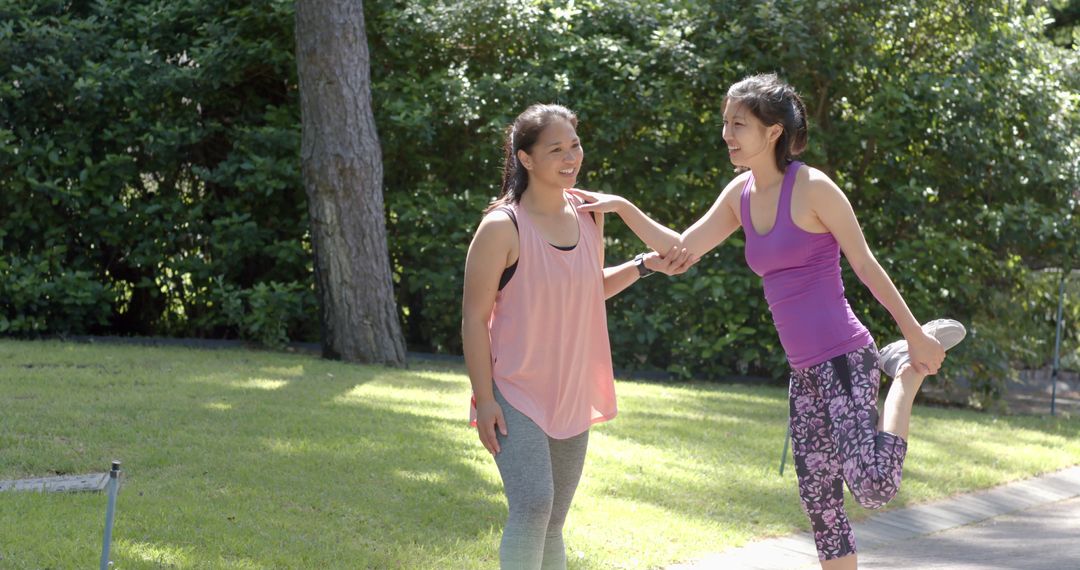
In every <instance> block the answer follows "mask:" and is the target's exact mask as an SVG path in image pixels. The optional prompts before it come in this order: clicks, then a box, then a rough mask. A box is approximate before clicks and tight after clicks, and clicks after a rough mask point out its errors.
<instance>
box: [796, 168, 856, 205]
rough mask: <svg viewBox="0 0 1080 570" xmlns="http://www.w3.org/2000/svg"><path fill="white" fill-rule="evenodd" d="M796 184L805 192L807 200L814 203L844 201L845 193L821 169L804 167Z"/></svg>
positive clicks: (797, 177) (797, 176) (798, 175)
mask: <svg viewBox="0 0 1080 570" xmlns="http://www.w3.org/2000/svg"><path fill="white" fill-rule="evenodd" d="M795 184H796V185H797V186H799V187H800V189H801V190H802V191H803V192H805V195H806V197H807V198H809V199H810V200H811V201H813V202H832V201H834V200H837V199H844V192H843V190H841V189H840V187H839V186H837V185H836V183H835V182H833V180H832V178H829V175H828V174H825V173H824V172H822V171H821V170H820V169H817V168H814V167H813V166H808V165H803V167H802V168H800V169H799V173H798V174H797V175H796V178H795Z"/></svg>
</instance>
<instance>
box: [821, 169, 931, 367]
mask: <svg viewBox="0 0 1080 570" xmlns="http://www.w3.org/2000/svg"><path fill="white" fill-rule="evenodd" d="M806 190H807V192H806V196H807V198H808V199H809V203H810V207H811V208H812V209H813V212H814V215H816V216H817V218H818V220H820V221H821V223H822V225H824V226H825V227H826V228H828V230H829V232H830V233H832V235H833V237H835V238H836V241H837V243H839V244H840V249H841V250H842V251H843V252H844V257H846V258H847V260H848V263H850V264H851V268H852V270H854V271H855V275H857V276H858V277H859V280H860V281H862V282H863V284H864V285H866V287H867V288H868V289H870V292H871V293H873V295H874V298H875V299H877V301H878V303H881V306H883V307H885V310H887V311H889V314H890V315H892V318H893V320H894V321H896V324H897V326H899V327H900V332H901V334H903V335H904V338H905V339H906V340H907V342H908V351H909V353H910V355H911V362H912V364H913V365H915V367H916V369H917V370H919V371H920V372H922V373H924V374H936V373H937V371H938V369H939V368H940V367H941V363H942V361H943V360H944V359H945V351H944V350H943V349H942V348H941V343H939V342H938V341H937V339H935V338H933V337H931V336H929V335H927V334H926V333H925V332H924V331H923V330H922V327H921V326H920V325H919V321H918V320H916V319H915V316H914V315H912V313H911V309H909V308H908V306H907V303H906V302H905V301H904V298H903V297H902V296H901V295H900V291H898V290H897V289H896V285H895V284H893V282H892V279H890V278H889V275H888V274H887V273H885V269H884V268H882V267H881V264H880V263H878V260H877V258H876V257H874V254H873V253H872V252H871V251H870V247H869V246H868V245H867V244H866V238H865V236H863V233H862V228H860V227H859V222H858V220H857V219H856V218H855V211H854V209H852V207H851V203H850V202H849V201H848V199H847V196H845V195H844V193H843V192H842V191H841V190H840V188H839V187H837V186H836V184H834V183H833V181H832V180H830V179H829V177H828V176H826V175H825V174H824V173H822V172H820V171H818V170H816V169H810V181H809V183H808V185H807V186H806Z"/></svg>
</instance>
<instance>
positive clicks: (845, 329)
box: [575, 74, 964, 570]
mask: <svg viewBox="0 0 1080 570" xmlns="http://www.w3.org/2000/svg"><path fill="white" fill-rule="evenodd" d="M806 118H807V113H806V108H805V106H804V105H803V102H802V100H801V99H800V98H799V96H798V94H796V93H795V90H794V89H793V88H792V87H791V86H789V85H787V84H786V83H784V82H782V81H780V80H779V79H778V78H777V77H776V75H774V74H768V75H756V76H752V77H748V78H746V79H744V80H742V81H740V82H738V83H736V84H735V85H733V86H731V88H730V89H729V90H728V93H727V96H726V98H725V101H724V141H725V142H726V143H727V147H728V156H729V158H730V159H731V162H732V164H734V165H735V166H736V167H737V171H738V172H740V174H739V175H738V176H736V177H735V179H734V180H732V181H731V183H730V184H728V185H727V187H726V188H724V190H723V191H722V192H721V193H720V196H719V197H718V198H717V199H716V202H715V203H714V204H713V206H712V208H710V210H709V211H708V213H706V214H705V216H704V217H702V218H701V219H700V220H698V221H697V222H696V223H694V224H693V225H692V226H690V228H688V229H687V230H686V231H684V232H683V233H682V234H678V233H676V232H674V231H672V230H670V229H669V228H667V227H664V226H662V225H660V224H658V223H656V222H655V221H653V220H652V219H650V218H649V217H647V216H646V215H645V214H643V213H642V212H641V211H640V210H639V209H638V208H637V207H635V206H634V205H633V204H631V203H630V202H628V201H627V200H625V199H623V198H620V197H618V196H613V195H609V194H599V193H594V192H585V191H575V194H577V195H578V196H580V197H581V198H582V199H583V200H584V201H585V202H586V204H584V205H582V206H580V207H579V209H580V210H581V211H588V212H615V213H618V214H619V216H620V217H621V218H622V219H623V221H624V222H626V224H627V225H628V226H630V229H631V230H633V231H634V233H635V234H637V235H638V237H639V238H641V239H642V241H644V242H645V243H646V244H647V245H648V246H649V247H651V248H653V249H655V250H657V251H669V250H670V249H671V248H672V247H679V248H686V249H687V250H688V251H689V252H690V253H691V255H692V256H693V258H694V259H698V258H700V257H701V256H702V255H704V254H705V253H706V252H708V251H709V250H711V249H713V248H714V247H716V246H717V245H719V244H720V243H721V242H723V241H724V240H725V239H727V237H728V236H730V235H731V234H732V233H734V232H735V231H736V230H738V229H740V228H741V229H742V230H743V233H744V234H745V236H746V250H745V255H746V261H747V264H748V265H749V266H750V268H751V269H752V270H753V271H754V272H755V273H757V274H758V275H760V276H761V277H762V284H763V287H764V291H765V297H766V300H767V301H768V304H769V310H770V311H771V313H772V317H773V323H774V324H775V326H776V330H777V333H778V335H779V337H780V342H781V345H783V347H784V352H785V353H786V354H787V358H788V361H789V363H790V365H791V369H792V372H791V380H790V388H789V406H790V413H791V416H790V417H791V419H790V422H791V423H790V427H791V434H792V452H793V455H794V457H795V466H796V473H797V475H798V479H799V496H800V498H801V500H802V503H803V508H804V510H805V511H806V513H807V515H808V516H809V517H810V522H811V527H812V531H813V535H814V542H815V545H816V546H817V551H818V557H819V559H820V561H821V567H822V568H824V569H826V570H833V569H847V568H856V567H857V559H856V555H855V552H856V548H855V538H854V536H853V535H852V532H851V526H850V525H849V524H848V519H847V515H846V513H845V511H844V494H843V483H844V482H846V483H847V485H848V488H849V489H850V490H851V493H852V495H853V496H854V497H855V499H856V500H857V501H858V502H859V504H861V505H863V506H864V507H867V508H877V507H881V506H882V505H884V504H886V503H887V502H889V501H890V500H891V499H892V498H893V497H894V496H895V495H896V492H897V490H898V489H899V487H900V479H901V471H902V468H903V462H904V457H905V455H906V452H907V439H908V425H909V421H910V418H911V408H912V404H913V402H914V399H915V394H916V393H917V392H918V390H919V387H920V386H921V385H922V382H923V379H924V378H925V377H926V376H927V375H930V374H935V373H937V371H938V368H939V367H940V366H941V363H942V361H943V360H944V358H945V349H947V348H951V347H952V346H954V345H955V344H956V343H958V342H959V341H960V340H961V339H962V338H963V335H964V328H963V326H962V325H960V323H957V322H956V321H951V320H938V321H932V322H931V323H928V324H927V325H925V326H920V325H919V322H918V321H916V320H915V317H914V316H913V315H912V314H911V310H910V309H908V306H907V304H906V303H905V302H904V299H903V297H901V296H900V293H899V292H898V291H897V289H896V287H895V285H893V282H892V280H891V279H890V278H889V276H888V274H886V273H885V270H884V269H883V268H882V267H881V264H879V263H878V261H877V259H875V258H874V254H873V253H871V251H870V248H869V247H868V246H867V244H866V240H865V238H864V237H863V233H862V230H861V228H860V227H859V223H858V221H857V220H856V218H855V213H854V211H853V210H852V207H851V204H850V203H849V202H848V200H847V197H846V196H845V195H844V193H843V192H842V191H841V190H840V188H838V187H837V185H836V184H835V183H833V181H832V180H830V179H829V177H828V176H826V175H825V174H824V173H823V172H821V171H820V170H818V169H816V168H812V167H809V166H806V165H804V164H802V163H800V162H798V161H796V160H795V157H796V156H798V155H799V154H800V153H801V152H802V150H803V149H804V148H805V147H806V142H807V120H806ZM841 252H843V254H844V256H845V257H846V258H847V260H848V262H849V263H850V264H851V267H852V269H853V270H854V271H855V274H856V275H857V276H858V277H859V280H860V281H862V283H863V284H864V285H866V287H868V288H869V289H870V291H871V292H872V293H873V294H874V297H875V298H876V299H877V300H878V302H879V303H881V305H882V306H883V307H885V309H887V310H888V311H889V313H890V314H891V315H892V317H893V319H894V320H895V321H896V324H897V325H898V326H899V327H900V330H901V332H902V333H903V335H904V340H901V341H897V342H896V343H893V344H890V345H889V346H887V347H886V348H885V349H884V350H882V351H881V353H879V352H878V350H877V347H876V346H875V345H874V339H873V337H872V336H871V335H870V333H869V332H868V331H867V330H866V328H865V327H864V326H863V325H862V323H860V322H859V320H858V318H856V317H855V314H854V313H853V312H852V310H851V307H850V306H849V305H848V301H847V299H846V297H845V296H844V286H843V282H842V280H841V277H840V253H841ZM882 369H884V371H885V372H886V373H887V374H889V375H890V376H893V377H894V378H895V380H894V382H893V383H892V386H891V387H890V389H889V393H888V395H887V397H886V399H885V403H884V407H883V410H882V413H881V414H879V413H878V399H877V397H878V387H879V383H880V371H881V370H882Z"/></svg>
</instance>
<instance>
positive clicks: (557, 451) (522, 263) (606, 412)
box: [461, 105, 689, 569]
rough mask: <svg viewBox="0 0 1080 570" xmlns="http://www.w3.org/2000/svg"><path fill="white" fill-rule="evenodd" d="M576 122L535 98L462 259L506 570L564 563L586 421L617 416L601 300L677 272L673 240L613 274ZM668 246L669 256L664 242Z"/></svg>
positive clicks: (466, 332) (470, 354)
mask: <svg viewBox="0 0 1080 570" xmlns="http://www.w3.org/2000/svg"><path fill="white" fill-rule="evenodd" d="M576 128H577V117H576V116H575V115H574V114H573V113H572V112H571V111H570V110H568V109H566V108H565V107H562V106H559V105H533V106H532V107H529V108H528V109H527V110H525V112H523V113H522V114H521V115H519V116H518V117H517V119H516V120H515V121H514V123H513V124H512V125H511V126H510V128H509V129H508V130H507V137H506V143H505V151H506V162H505V166H504V170H503V183H502V196H501V197H500V198H499V199H498V200H497V201H496V202H495V203H494V204H492V205H491V207H489V208H488V210H487V211H486V212H485V216H484V218H483V220H482V221H481V222H480V226H479V228H478V229H477V230H476V235H475V236H474V237H473V241H472V244H471V245H470V246H469V254H468V259H467V261H466V263H465V288H464V294H463V300H462V324H461V334H462V339H463V343H464V347H465V364H466V366H467V367H468V370H469V378H470V380H471V381H472V387H473V406H472V408H471V416H472V418H471V420H472V423H473V425H475V426H476V427H477V430H478V432H479V436H480V441H481V442H482V443H483V445H484V447H485V448H487V450H488V451H490V452H491V453H492V454H493V455H494V456H495V462H496V465H497V466H498V468H499V473H500V475H501V476H502V479H503V485H504V489H505V492H506V497H507V503H508V505H509V514H508V517H507V522H506V526H505V527H504V529H503V537H502V542H501V545H500V548H499V559H500V562H501V566H502V567H503V568H514V569H518V568H523V569H532V568H537V569H538V568H541V567H543V568H565V567H566V553H565V547H564V546H563V541H562V528H563V522H564V520H565V518H566V513H567V511H568V510H569V508H570V501H571V500H572V499H573V496H574V491H575V489H576V488H577V484H578V480H579V479H580V476H581V469H582V466H583V464H584V460H585V450H586V448H587V446H588V435H589V426H591V425H592V424H594V423H597V422H603V421H607V420H610V419H611V418H613V417H615V414H616V412H617V408H616V404H615V385H614V377H613V375H612V367H611V349H610V346H609V345H608V332H607V315H606V312H605V308H604V300H605V299H607V298H608V297H611V296H612V295H615V294H616V293H618V292H619V291H622V290H623V289H625V288H626V287H628V286H630V285H631V284H633V283H634V282H635V281H637V280H638V279H640V278H641V277H642V276H645V275H648V274H649V273H651V272H652V271H664V272H666V273H671V274H674V273H681V272H683V271H685V270H686V268H688V267H689V264H688V263H687V261H688V258H689V255H688V254H687V253H686V252H685V250H682V251H681V252H679V253H676V251H675V248H672V251H669V252H668V255H666V256H664V257H661V256H659V255H657V254H656V253H650V254H642V255H639V256H638V257H637V258H635V259H634V260H633V261H628V262H626V263H623V264H622V265H619V266H616V267H610V268H604V242H603V215H602V214H592V215H590V214H585V213H581V212H579V211H578V210H577V206H579V205H581V203H582V202H581V201H580V199H578V198H576V197H574V196H572V195H571V194H568V193H567V192H566V191H565V190H566V189H568V188H572V187H573V185H574V182H575V181H576V180H577V175H578V172H579V170H580V168H581V163H582V159H583V152H582V148H581V142H580V141H579V140H578V137H577V132H576ZM665 251H667V250H665Z"/></svg>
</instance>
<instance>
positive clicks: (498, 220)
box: [475, 206, 517, 243]
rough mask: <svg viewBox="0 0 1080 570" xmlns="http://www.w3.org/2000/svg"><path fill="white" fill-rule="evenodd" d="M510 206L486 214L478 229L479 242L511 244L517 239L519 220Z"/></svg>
mask: <svg viewBox="0 0 1080 570" xmlns="http://www.w3.org/2000/svg"><path fill="white" fill-rule="evenodd" d="M512 212H513V209H512V208H510V207H509V206H505V207H504V206H500V207H498V208H495V209H493V210H491V211H490V212H487V213H486V214H484V217H483V219H481V220H480V226H479V227H477V228H476V237H475V239H476V240H478V241H481V240H482V241H488V240H491V241H495V242H506V243H509V242H510V240H511V239H516V238H517V219H516V215H514V214H513V213H512Z"/></svg>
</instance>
